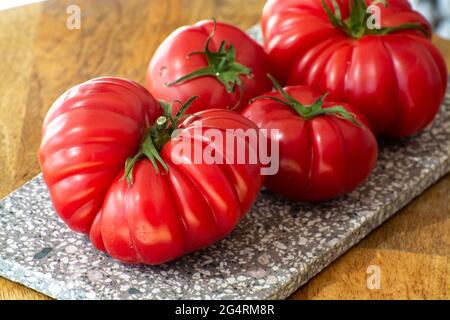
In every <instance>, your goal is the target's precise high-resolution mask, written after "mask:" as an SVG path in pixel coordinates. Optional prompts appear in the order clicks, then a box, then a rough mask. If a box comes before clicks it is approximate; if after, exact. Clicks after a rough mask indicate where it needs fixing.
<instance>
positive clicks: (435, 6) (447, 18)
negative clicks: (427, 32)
mask: <svg viewBox="0 0 450 320" xmlns="http://www.w3.org/2000/svg"><path fill="white" fill-rule="evenodd" d="M409 1H410V2H411V3H412V5H413V7H414V9H416V10H417V11H419V12H420V13H422V14H423V15H424V16H425V17H426V18H427V19H428V21H430V22H431V23H432V25H433V27H434V30H435V33H436V34H438V35H439V36H441V37H443V38H446V39H449V40H450V0H409Z"/></svg>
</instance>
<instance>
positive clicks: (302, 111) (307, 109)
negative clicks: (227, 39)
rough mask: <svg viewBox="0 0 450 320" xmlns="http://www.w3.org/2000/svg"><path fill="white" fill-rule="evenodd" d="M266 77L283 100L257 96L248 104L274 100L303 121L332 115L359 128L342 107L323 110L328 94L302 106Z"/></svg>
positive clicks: (271, 77)
mask: <svg viewBox="0 0 450 320" xmlns="http://www.w3.org/2000/svg"><path fill="white" fill-rule="evenodd" d="M267 77H268V78H269V79H270V80H271V81H272V83H273V85H274V87H275V89H276V91H278V92H279V93H280V94H281V96H282V97H283V98H284V100H283V99H281V98H278V97H274V96H259V97H256V98H253V99H252V100H251V101H250V103H253V102H254V101H255V100H258V99H270V100H274V101H276V102H278V103H281V104H284V105H286V106H288V107H290V108H292V109H293V110H295V112H297V113H298V114H299V115H300V116H301V117H302V118H303V119H305V120H311V119H313V118H315V117H317V116H323V115H332V116H335V117H338V118H342V119H345V120H348V121H350V122H351V123H353V124H354V125H356V126H358V127H360V126H361V124H360V123H359V122H358V121H357V120H356V117H355V115H353V114H352V113H350V112H348V111H347V110H346V109H345V108H344V107H342V106H334V107H330V108H324V107H323V103H324V101H325V98H326V97H327V96H328V93H325V94H324V95H322V96H321V97H319V99H317V101H315V102H314V103H313V104H311V105H304V104H302V103H300V102H299V101H298V100H296V99H295V98H294V97H292V96H291V95H289V94H288V93H287V92H286V90H285V89H284V88H283V87H282V86H281V85H280V84H279V83H278V81H277V80H276V79H275V78H274V77H273V76H272V75H270V74H268V75H267Z"/></svg>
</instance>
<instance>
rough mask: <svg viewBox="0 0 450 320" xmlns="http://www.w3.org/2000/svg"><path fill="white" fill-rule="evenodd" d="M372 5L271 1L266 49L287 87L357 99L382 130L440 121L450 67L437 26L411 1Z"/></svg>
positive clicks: (344, 0) (410, 129)
mask: <svg viewBox="0 0 450 320" xmlns="http://www.w3.org/2000/svg"><path fill="white" fill-rule="evenodd" d="M372 2H373V0H367V1H364V0H336V1H334V0H326V1H323V0H269V1H268V3H267V5H266V7H265V8H264V13H263V17H262V27H263V32H264V40H265V48H266V51H267V52H268V53H269V56H270V58H271V60H272V63H274V64H275V65H276V68H275V70H277V71H278V74H277V76H278V78H279V79H280V80H281V81H282V82H283V83H284V84H286V85H305V86H308V87H311V88H313V89H315V90H317V91H319V92H330V94H331V96H332V97H333V98H334V99H336V100H339V101H347V102H349V103H351V104H353V105H354V106H355V107H357V108H359V110H360V111H361V112H362V113H363V114H364V115H365V116H366V117H367V119H368V120H369V122H370V124H371V127H372V129H373V130H374V131H375V133H377V134H380V135H389V136H410V135H413V134H415V133H417V132H419V131H420V130H422V129H423V128H425V127H426V126H427V125H428V124H429V123H430V122H431V121H432V120H433V119H434V117H435V115H436V113H437V111H438V109H439V106H440V104H441V103H442V100H443V97H444V93H445V89H446V86H447V68H446V65H445V62H444V59H443V58H442V56H441V54H440V53H439V51H438V50H437V48H436V47H435V46H434V45H433V44H432V43H431V41H430V39H429V38H430V36H431V27H430V25H429V24H428V23H427V22H426V20H425V19H424V18H423V17H422V16H421V15H420V14H419V13H417V12H415V11H413V10H412V9H411V6H410V4H409V3H408V1H407V0H388V1H387V7H384V6H383V5H382V4H381V2H382V1H378V4H376V6H377V8H378V9H376V10H375V11H370V12H367V9H368V6H367V4H371V3H372ZM377 12H378V13H380V15H376V14H373V13H377ZM378 17H379V22H380V25H378V26H377V25H376V20H375V18H378ZM378 27H381V28H378ZM377 28H378V29H377Z"/></svg>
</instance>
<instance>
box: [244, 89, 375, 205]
mask: <svg viewBox="0 0 450 320" xmlns="http://www.w3.org/2000/svg"><path fill="white" fill-rule="evenodd" d="M274 82H275V86H276V88H277V90H278V91H272V92H269V93H267V94H266V95H264V96H262V97H259V98H256V99H255V100H254V101H253V102H252V103H251V104H250V105H248V106H247V107H246V108H245V109H244V110H243V111H242V115H243V116H245V117H247V118H248V119H250V120H252V121H253V122H254V123H256V124H257V125H258V127H260V128H261V129H268V130H273V129H278V130H279V134H277V135H275V136H272V135H271V136H268V139H276V140H277V141H278V144H279V161H280V162H279V168H280V169H279V171H278V173H277V174H276V175H273V176H267V177H266V187H267V188H268V189H269V190H272V191H274V192H276V193H280V194H282V195H284V196H286V197H288V198H290V199H292V200H300V201H322V200H328V199H331V198H335V197H337V196H340V195H344V194H346V193H349V192H351V191H353V190H354V189H355V188H357V187H358V186H359V185H361V183H363V182H364V181H365V180H366V179H367V177H369V175H370V173H371V172H372V170H373V169H374V167H375V164H376V160H377V155H378V146H377V142H376V139H375V137H374V135H373V133H372V131H371V130H370V129H369V127H368V124H367V121H366V119H365V118H364V116H363V115H361V114H360V113H359V112H358V111H357V109H356V108H354V107H352V106H351V105H349V104H346V103H340V102H333V101H332V100H329V99H327V98H325V96H322V97H320V95H319V94H317V93H316V92H314V91H312V90H310V89H308V88H306V87H303V86H292V87H287V88H285V89H283V88H281V86H280V85H279V84H278V83H277V82H276V81H275V80H274ZM268 145H272V144H271V143H268Z"/></svg>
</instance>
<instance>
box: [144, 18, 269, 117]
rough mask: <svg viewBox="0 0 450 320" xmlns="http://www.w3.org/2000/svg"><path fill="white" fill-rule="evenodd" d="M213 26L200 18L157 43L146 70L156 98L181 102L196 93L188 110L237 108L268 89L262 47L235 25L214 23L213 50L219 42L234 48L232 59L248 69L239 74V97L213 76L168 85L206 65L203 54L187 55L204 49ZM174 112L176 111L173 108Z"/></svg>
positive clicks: (265, 56)
mask: <svg viewBox="0 0 450 320" xmlns="http://www.w3.org/2000/svg"><path fill="white" fill-rule="evenodd" d="M213 28H214V22H213V21H200V22H198V23H196V24H194V25H191V26H187V27H182V28H179V29H177V30H176V31H174V32H173V33H172V34H171V35H169V36H168V37H167V39H166V40H165V41H164V42H163V43H162V44H161V45H160V46H159V48H158V49H157V51H156V52H155V54H154V56H153V58H152V60H151V61H150V64H149V67H148V71H147V88H148V89H149V91H150V92H151V93H152V94H153V96H154V97H155V98H157V99H162V100H165V101H174V100H181V101H185V100H187V99H188V98H190V97H191V96H198V97H199V99H197V100H196V101H195V102H194V104H193V105H192V106H191V107H190V111H189V112H190V113H194V112H198V111H200V110H204V109H206V108H218V109H231V108H234V107H236V106H238V107H237V108H236V109H235V110H236V111H239V110H241V109H242V107H243V106H245V105H246V104H247V103H248V101H249V100H250V99H251V98H253V97H255V96H257V95H259V94H261V93H263V92H266V91H268V90H270V88H271V83H270V81H268V79H267V77H266V74H267V73H269V72H270V71H271V69H270V63H269V58H268V56H267V54H266V53H265V52H264V49H263V48H262V47H261V46H260V45H259V44H258V43H256V42H255V41H254V40H253V39H251V38H250V37H249V36H248V35H247V34H246V33H245V32H244V31H242V30H240V29H239V28H237V27H235V26H233V25H230V24H227V23H223V22H217V29H216V32H215V34H214V37H213V38H212V41H211V43H210V45H209V48H210V50H211V51H216V50H217V49H218V48H219V46H220V44H221V42H222V41H226V43H227V45H229V44H230V43H231V44H233V45H234V46H235V49H236V62H238V63H240V64H242V65H244V66H246V67H248V68H250V69H251V70H252V73H253V74H252V76H251V77H247V76H245V75H241V76H240V79H241V80H242V83H243V87H244V92H243V94H242V97H241V93H240V92H239V89H238V87H236V88H235V91H234V92H233V93H228V92H227V91H226V89H225V87H224V85H223V84H222V83H221V82H219V81H218V80H217V79H216V78H214V77H211V76H204V77H201V78H197V79H192V80H189V81H185V82H182V83H180V84H177V85H174V86H171V87H168V86H167V84H168V83H171V82H173V81H176V80H177V79H179V78H181V77H182V76H184V75H186V74H189V73H191V72H193V71H195V70H198V69H200V68H204V67H206V66H207V65H208V63H207V60H206V58H205V56H204V55H190V54H191V53H192V52H201V51H204V47H205V43H206V41H207V38H208V36H209V35H210V34H211V32H212V31H213ZM174 111H175V112H176V111H177V110H176V109H174Z"/></svg>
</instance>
